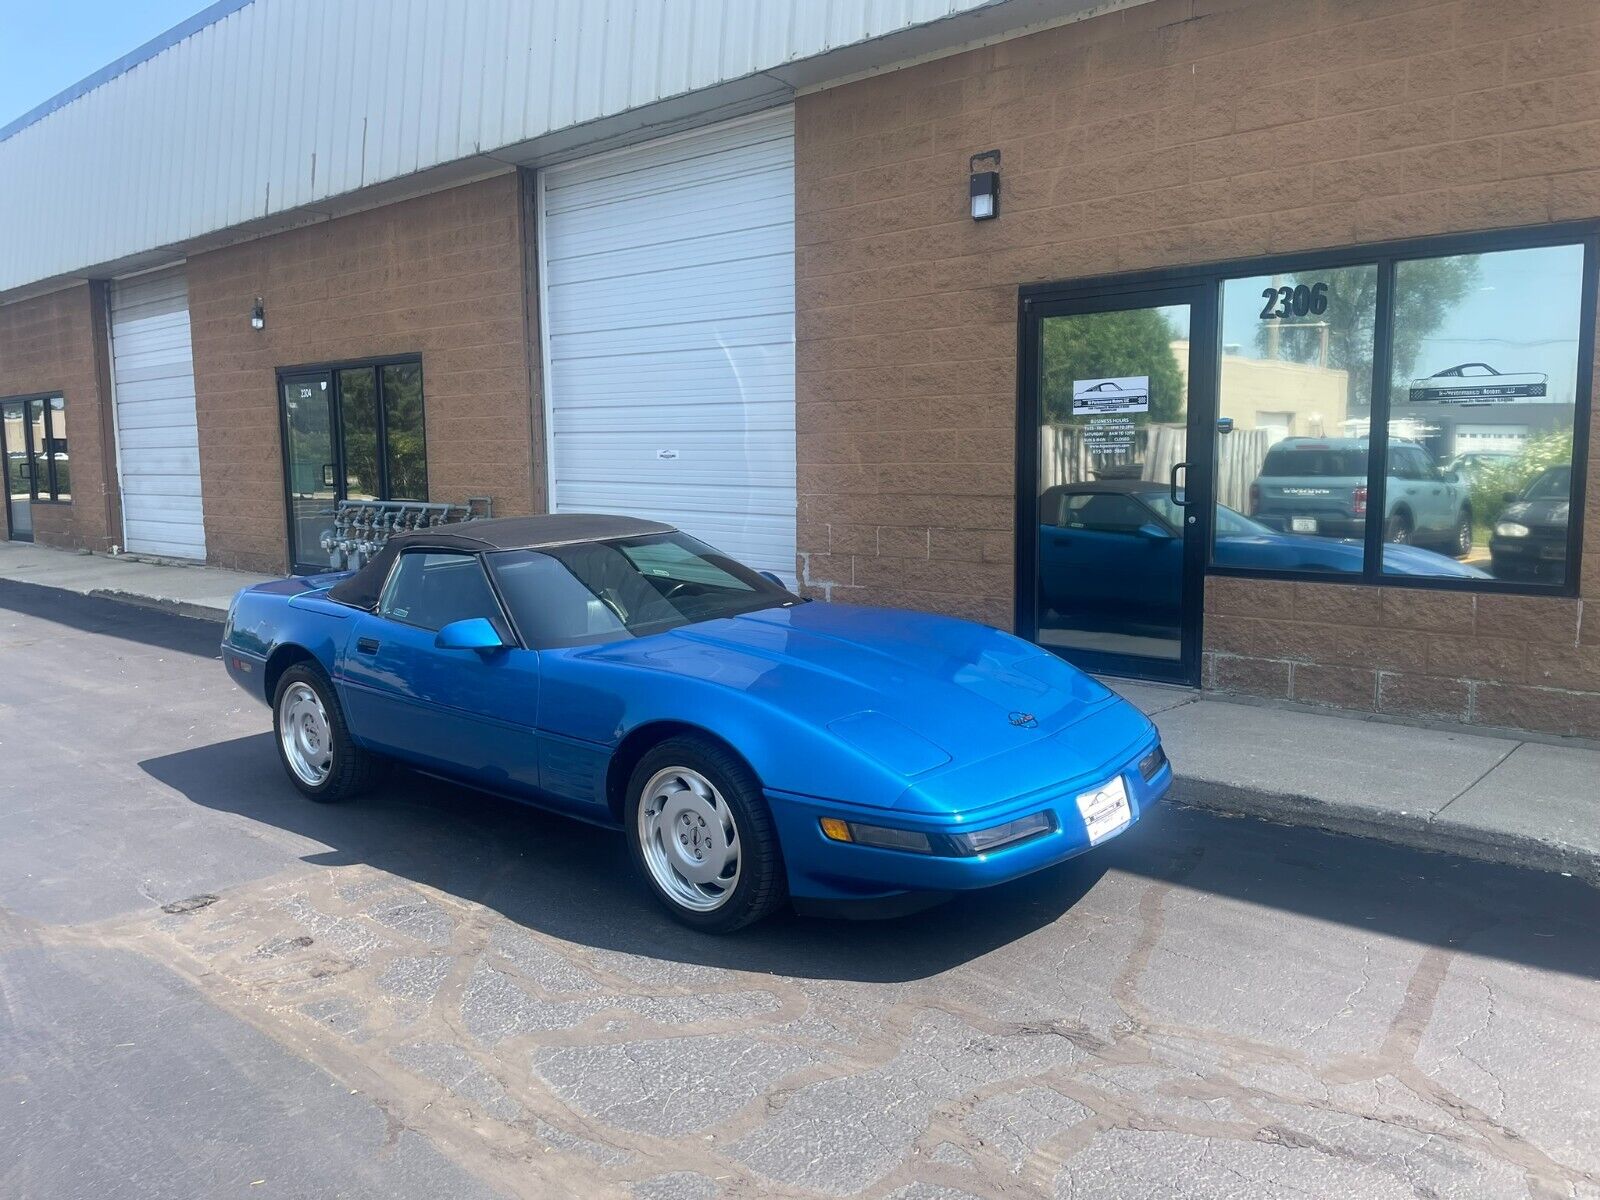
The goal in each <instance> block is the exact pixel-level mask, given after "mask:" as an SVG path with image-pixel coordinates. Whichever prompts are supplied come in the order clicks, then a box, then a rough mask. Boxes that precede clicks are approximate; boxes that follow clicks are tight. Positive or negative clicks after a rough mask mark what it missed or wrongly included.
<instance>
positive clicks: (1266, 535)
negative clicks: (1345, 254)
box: [1212, 264, 1378, 574]
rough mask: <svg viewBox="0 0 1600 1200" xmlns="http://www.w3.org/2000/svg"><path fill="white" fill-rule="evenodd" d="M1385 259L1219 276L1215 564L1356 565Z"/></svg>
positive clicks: (1337, 568)
mask: <svg viewBox="0 0 1600 1200" xmlns="http://www.w3.org/2000/svg"><path fill="white" fill-rule="evenodd" d="M1377 296H1378V270H1377V268H1376V267H1375V266H1373V265H1371V264H1367V265H1362V266H1352V267H1338V268H1334V269H1331V270H1320V271H1298V272H1289V273H1283V274H1275V275H1252V276H1249V277H1246V278H1240V279H1229V280H1226V281H1224V283H1223V286H1222V361H1221V371H1220V375H1219V381H1218V386H1219V390H1218V407H1217V415H1218V418H1219V419H1218V422H1217V431H1218V432H1217V459H1216V476H1215V480H1216V484H1215V494H1216V512H1215V519H1214V522H1213V530H1212V535H1213V542H1212V561H1213V562H1214V563H1216V564H1217V565H1218V566H1224V567H1246V568H1257V569H1271V570H1291V571H1326V572H1330V573H1334V574H1360V573H1361V571H1362V569H1363V567H1364V565H1365V552H1364V538H1365V533H1366V523H1367V459H1368V443H1367V426H1368V424H1369V422H1370V415H1371V411H1372V357H1373V341H1374V330H1375V326H1376V321H1377Z"/></svg>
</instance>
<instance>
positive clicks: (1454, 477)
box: [1444, 471, 1461, 483]
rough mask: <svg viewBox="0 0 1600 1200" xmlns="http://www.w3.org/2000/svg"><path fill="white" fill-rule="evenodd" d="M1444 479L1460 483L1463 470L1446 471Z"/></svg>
mask: <svg viewBox="0 0 1600 1200" xmlns="http://www.w3.org/2000/svg"><path fill="white" fill-rule="evenodd" d="M1444 481H1445V482H1446V483H1460V482H1461V472H1460V471H1446V472H1445V473H1444Z"/></svg>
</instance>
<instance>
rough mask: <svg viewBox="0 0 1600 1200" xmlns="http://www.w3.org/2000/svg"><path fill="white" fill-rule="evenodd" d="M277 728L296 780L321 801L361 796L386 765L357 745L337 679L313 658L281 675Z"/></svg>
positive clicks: (284, 759) (279, 742)
mask: <svg viewBox="0 0 1600 1200" xmlns="http://www.w3.org/2000/svg"><path fill="white" fill-rule="evenodd" d="M272 732H273V734H274V735H275V736H274V738H273V740H274V741H275V742H276V743H277V747H278V760H279V761H280V762H282V763H283V769H284V771H285V772H286V773H287V774H288V776H289V779H290V781H291V782H292V783H293V784H294V785H295V787H297V788H299V789H300V791H301V793H302V794H304V795H305V796H307V797H308V798H310V799H312V800H316V801H317V802H319V803H321V804H333V803H336V802H338V801H340V800H348V799H350V798H351V797H353V796H359V795H360V794H361V793H362V792H364V791H366V790H367V789H368V788H369V787H371V786H372V784H373V782H374V781H375V780H376V779H377V777H378V774H379V772H380V771H381V769H382V765H383V764H382V762H381V760H379V759H378V758H377V757H376V756H374V755H372V754H370V753H368V752H367V751H365V750H363V749H362V748H361V747H360V746H358V745H356V743H355V739H354V738H352V737H351V736H350V730H349V728H348V727H347V726H346V725H345V721H344V711H343V710H342V709H341V708H340V707H339V699H338V697H337V696H335V695H334V692H333V685H332V684H331V683H329V682H328V677H327V676H326V675H324V674H323V673H322V672H321V671H320V670H318V669H317V668H316V667H314V666H312V665H311V664H310V663H303V662H302V663H295V664H294V666H292V667H290V668H289V669H288V670H287V671H285V672H284V673H283V675H282V677H281V678H279V680H278V687H277V690H276V692H274V694H273V701H272Z"/></svg>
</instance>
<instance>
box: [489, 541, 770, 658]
mask: <svg viewBox="0 0 1600 1200" xmlns="http://www.w3.org/2000/svg"><path fill="white" fill-rule="evenodd" d="M484 557H485V561H487V562H488V563H489V566H490V569H491V570H492V571H493V573H494V577H495V581H496V583H498V584H499V586H500V594H501V595H502V596H503V597H504V598H505V602H506V607H507V608H508V609H509V610H510V612H511V619H512V620H513V621H515V622H516V625H517V629H518V631H519V632H520V633H521V634H522V638H523V641H524V642H526V643H527V644H528V645H529V646H532V647H534V648H536V649H551V648H554V647H558V646H580V645H591V644H594V643H599V642H614V641H618V640H620V639H623V638H630V637H644V636H646V635H648V634H652V633H660V632H662V631H663V630H666V629H674V628H676V627H677V626H680V625H689V624H692V623H694V622H696V621H711V620H715V619H716V618H718V617H732V616H737V615H738V614H740V613H747V612H754V611H755V610H757V609H761V608H777V607H786V606H788V605H792V604H798V603H800V598H799V597H798V596H795V595H794V594H793V593H791V592H789V591H787V590H786V589H784V588H782V587H780V586H779V585H778V584H775V583H773V582H772V581H770V580H768V579H766V578H764V577H763V576H761V575H758V574H757V573H756V572H754V571H752V570H750V568H748V567H745V566H742V565H740V564H739V563H736V562H734V561H733V560H732V559H731V558H728V557H727V556H726V555H723V554H719V553H717V552H716V551H715V550H713V549H711V547H709V546H707V545H705V544H703V543H701V542H698V541H696V540H695V539H694V538H692V537H689V536H687V535H686V534H682V533H668V534H652V535H649V536H647V537H637V538H620V539H617V540H615V541H605V542H579V543H577V544H575V545H571V546H557V547H553V548H550V549H547V550H507V551H504V552H501V553H498V554H489V555H485V556H484Z"/></svg>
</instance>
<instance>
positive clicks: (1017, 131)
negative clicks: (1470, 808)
mask: <svg viewBox="0 0 1600 1200" xmlns="http://www.w3.org/2000/svg"><path fill="white" fill-rule="evenodd" d="M347 6H348V4H332V5H324V6H309V7H308V6H305V5H302V4H299V3H297V0H249V2H240V0H225V2H224V3H222V4H218V5H213V6H212V7H211V8H209V9H207V10H206V11H205V12H204V13H202V14H200V15H199V16H198V17H197V18H195V20H194V21H192V22H189V23H186V25H185V26H181V27H179V29H177V30H175V31H173V33H172V34H171V35H169V36H168V37H166V38H164V39H159V40H158V41H157V42H156V43H152V45H151V46H150V47H146V48H145V49H144V50H143V51H141V52H140V53H138V54H135V55H133V56H131V57H130V59H128V60H124V62H123V63H122V64H120V65H119V67H118V68H117V69H115V70H108V72H103V73H102V74H101V75H100V76H97V77H94V78H92V79H90V80H86V81H85V83H84V84H83V85H80V87H78V88H76V89H72V90H71V91H69V92H68V93H64V94H63V96H62V97H58V98H57V99H56V100H54V101H52V102H50V103H49V104H47V105H45V106H42V108H41V110H38V111H36V112H35V113H33V114H29V116H28V117H25V118H23V119H22V120H21V121H18V122H14V123H13V125H12V126H10V127H7V128H6V129H4V130H0V174H3V178H4V179H5V180H6V181H7V182H6V183H5V184H3V185H0V218H3V219H4V224H5V227H6V228H8V229H9V230H13V231H17V233H18V236H15V237H13V238H11V239H10V241H9V243H8V247H7V248H5V249H0V414H3V415H4V416H5V418H6V419H5V423H4V426H3V432H4V437H5V451H6V454H7V471H8V475H7V479H8V488H7V492H8V503H7V508H6V511H7V522H8V524H7V526H6V529H7V531H8V532H9V535H10V536H12V537H29V536H31V537H33V538H35V539H37V540H38V541H41V542H48V543H51V544H56V545H65V546H80V547H86V548H89V549H93V550H98V551H108V550H110V549H111V548H112V547H116V548H117V549H119V550H123V551H133V552H137V553H147V554H157V555H165V556H169V557H179V558H197V559H204V560H206V561H211V562H215V563H220V564H224V565H228V566H237V567H245V568H253V569H260V570H287V569H290V568H291V567H294V568H299V569H311V568H314V567H316V566H318V565H319V561H318V558H317V555H318V553H319V551H318V549H317V535H318V532H319V530H320V529H321V528H322V526H323V525H325V524H326V520H327V512H328V511H329V510H330V507H331V506H332V505H334V504H336V503H337V502H338V501H339V500H343V499H355V498H361V497H367V496H371V497H373V498H375V499H380V500H431V501H436V502H449V503H452V504H465V503H467V502H468V501H469V500H473V501H475V502H479V503H487V504H488V505H489V506H491V507H492V510H493V511H494V512H495V513H496V514H508V513H522V512H529V511H544V510H547V509H548V510H552V511H555V510H561V509H568V510H572V509H584V510H602V511H607V510H609V511H625V512H638V513H641V514H645V515H654V516H660V517H662V518H664V519H668V520H672V521H675V522H677V523H678V524H680V525H682V526H683V527H684V528H686V529H688V530H689V531H690V532H693V533H696V534H697V535H699V536H701V537H703V538H704V539H706V540H708V541H711V542H713V543H714V544H718V545H721V546H724V547H725V548H727V549H728V550H729V551H730V552H731V553H734V554H736V555H737V556H739V557H741V558H744V559H746V560H747V561H750V562H752V563H753V564H754V565H758V566H762V567H765V568H768V569H773V570H777V571H779V572H780V573H782V574H784V575H786V576H787V577H789V578H791V579H792V580H794V581H795V584H796V586H797V587H799V588H801V589H803V590H806V591H808V592H810V593H812V594H814V595H818V596H822V597H826V598H829V599H832V600H835V601H849V602H859V603H868V604H896V605H904V606H909V607H915V608H923V609H931V610H935V611H940V612H948V613H953V614H957V615H961V616H966V617H970V618H973V619H976V620H980V621H985V622H988V623H991V624H995V625H999V626H1002V627H1006V628H1012V629H1014V630H1015V631H1016V632H1017V633H1019V634H1020V635H1021V636H1023V637H1027V638H1030V639H1033V640H1036V641H1038V642H1039V643H1041V644H1042V645H1045V646H1048V647H1050V648H1051V649H1053V650H1056V651H1057V652H1059V653H1062V654H1064V655H1065V656H1067V657H1068V658H1070V659H1072V660H1073V661H1076V662H1079V663H1080V664H1082V665H1084V666H1086V667H1089V668H1091V669H1096V670H1102V671H1106V672H1109V673H1113V674H1128V675H1136V676H1142V677H1151V678H1164V679H1170V680H1173V681H1176V682H1179V683H1186V684H1191V685H1196V686H1201V687H1205V688H1211V689H1216V690H1222V691H1234V692H1244V693H1248V694H1252V695H1257V696H1263V697H1270V698H1276V699H1281V700H1286V701H1294V702H1299V703H1307V704H1316V705H1332V706H1337V707H1341V708H1348V709H1355V710H1361V711H1372V712H1378V713H1384V714H1391V715H1395V716H1403V717H1415V718H1425V719H1432V720H1447V721H1460V722H1467V723H1474V724H1480V725H1491V726H1511V727H1517V728H1525V729H1533V730H1540V731H1545V732H1551V733H1560V734H1579V735H1586V736H1591V737H1595V736H1600V619H1597V617H1596V615H1595V605H1596V603H1600V518H1597V516H1596V514H1597V512H1600V475H1597V474H1595V473H1593V472H1591V471H1590V470H1589V464H1590V463H1591V462H1592V461H1593V460H1594V456H1595V451H1596V446H1595V440H1596V437H1597V431H1596V429H1595V426H1594V423H1593V421H1592V420H1591V408H1592V381H1593V358H1594V326H1595V319H1596V317H1595V290H1596V274H1597V268H1596V262H1595V253H1596V246H1595V242H1596V230H1597V228H1600V199H1597V196H1600V187H1597V183H1600V71H1596V70H1595V69H1594V67H1595V63H1596V61H1597V59H1596V53H1595V52H1596V50H1597V49H1600V9H1597V8H1596V7H1595V6H1594V5H1593V4H1592V3H1589V2H1587V0H1520V2H1518V3H1514V4H1508V3H1498V2H1490V0H1384V2H1382V3H1378V2H1376V0H1304V2H1297V3H1282V2H1270V0H1147V2H1135V3H1115V4H1111V5H1106V4H1089V3H1084V2H1081V0H1057V2H1054V3H1043V2H1040V0H1000V2H997V3H978V2H977V0H971V2H962V0H917V2H916V3H912V4H908V5H906V6H903V7H904V12H899V13H896V14H894V15H893V16H889V15H886V14H885V13H884V12H882V11H881V10H880V6H866V5H862V6H859V11H857V12H854V13H853V14H852V13H850V12H846V11H844V10H846V9H850V8H851V6H848V5H846V6H834V8H833V9H830V10H828V15H827V16H821V15H818V13H817V12H816V11H815V10H812V9H811V8H809V7H808V6H807V5H805V4H803V3H801V2H800V0H770V2H764V3H762V4H759V5H742V4H737V3H735V2H734V0H727V3H725V4H723V5H722V6H721V7H722V9H723V10H724V11H723V12H722V15H721V18H720V20H718V21H714V22H712V25H713V26H714V27H717V28H719V29H720V30H721V31H722V32H721V34H720V35H719V38H718V39H710V40H708V39H706V38H704V37H698V36H697V35H696V34H695V32H694V27H693V26H692V25H686V24H683V23H681V22H677V21H674V20H672V19H671V13H670V12H669V11H668V10H669V9H670V8H671V7H672V6H671V5H669V4H666V3H664V2H663V3H661V4H641V5H639V6H638V9H637V14H636V15H637V18H638V19H637V20H636V21H635V22H634V23H633V24H632V25H631V26H630V25H629V24H628V23H626V22H611V23H609V24H606V25H604V26H596V27H590V26H587V25H584V24H583V23H582V22H581V21H578V22H577V23H576V24H575V25H574V24H572V23H563V22H565V21H566V16H564V15H563V14H564V13H565V12H566V10H565V9H563V8H562V7H561V6H559V5H557V6H551V11H550V12H549V13H545V12H543V11H542V10H541V11H532V10H529V9H524V8H522V7H521V6H512V5H508V4H505V3H501V2H499V0H473V2H472V3H470V4H465V5H461V6H459V12H453V13H452V14H451V15H449V16H448V17H447V18H445V20H446V26H447V27H446V28H444V29H441V30H434V31H433V32H432V33H431V34H427V33H426V31H425V27H424V26H422V25H421V24H420V23H417V22H411V23H406V22H402V21H401V20H399V14H396V18H395V28H396V29H404V30H406V31H407V32H406V37H408V38H416V39H420V40H419V43H418V45H417V46H416V47H415V48H414V49H415V52H416V55H417V57H418V60H419V61H421V62H423V63H426V64H429V65H428V67H427V69H425V70H421V71H416V72H412V73H410V74H409V75H408V76H407V80H408V83H407V85H406V86H405V87H403V88H400V89H398V90H397V91H390V90H386V89H385V86H384V81H383V79H381V78H380V75H381V72H372V73H370V75H362V74H359V73H357V74H353V75H349V76H347V77H344V78H340V79H336V80H333V81H331V82H329V83H328V84H327V85H326V87H321V85H317V84H315V83H314V82H312V81H311V80H310V79H309V77H308V79H307V80H302V81H301V83H300V85H299V86H298V89H297V88H296V86H295V85H294V84H293V81H291V80H289V79H288V78H287V77H282V78H280V77H278V76H274V75H273V74H272V73H271V72H270V71H269V70H268V69H267V68H266V67H265V66H264V65H262V64H265V63H268V62H270V61H272V55H273V53H274V52H275V51H277V50H281V49H283V48H285V47H289V48H292V47H294V46H298V45H307V44H311V43H312V42H318V43H325V44H327V45H328V46H330V48H331V49H332V50H333V51H335V52H337V50H338V46H339V44H340V43H339V39H340V38H346V37H350V36H353V35H352V34H351V32H350V26H351V24H352V22H350V21H348V20H347V21H345V22H344V23H343V24H342V25H341V24H340V23H339V22H340V10H341V8H344V7H347ZM835 10H838V11H835ZM352 11H353V9H352ZM575 11H576V10H575ZM344 15H346V16H349V15H350V14H348V13H347V14H344ZM567 16H570V14H567ZM324 21H326V22H328V24H327V26H326V28H324V27H323V26H322V25H320V24H319V22H324ZM519 22H520V24H518V23H519ZM506 30H510V31H511V37H510V39H509V41H508V40H507V37H506V33H505V31H506ZM496 31H499V32H496ZM446 43H448V44H449V45H450V46H451V47H452V50H451V53H450V55H449V56H447V57H448V61H445V57H439V56H440V52H439V51H438V50H437V49H436V47H438V46H442V45H444V44H446ZM506 45H512V46H513V47H514V48H515V52H513V53H506V52H505V46H506ZM523 49H526V50H527V53H526V55H524V54H523V53H522V51H523ZM335 57H336V58H337V53H335ZM436 57H438V61H435V58H436ZM218 61H223V62H239V63H242V64H244V66H243V68H242V74H241V75H240V80H241V88H240V92H241V94H243V95H248V96H251V97H254V98H255V101H256V104H255V108H254V109H253V110H251V112H248V113H247V112H245V111H243V110H241V109H240V107H239V105H238V103H237V102H235V101H232V100H230V101H229V102H228V103H225V104H221V105H219V111H218V113H217V114H216V120H215V122H214V128H213V127H207V128H201V129H197V130H191V131H190V134H189V135H188V136H187V137H185V138H178V139H164V140H163V139H152V138H151V137H150V131H151V130H152V129H156V128H160V127H162V126H161V121H162V120H163V119H164V114H163V110H162V108H161V105H162V104H163V103H170V97H172V96H174V95H187V96H199V95H203V94H205V89H206V87H207V86H208V85H207V83H206V81H207V80H209V79H211V78H213V75H212V74H211V73H212V72H214V71H215V70H216V63H217V62H218ZM623 63H626V64H631V66H630V67H629V68H628V69H627V70H623V69H622V68H621V67H619V66H618V64H623ZM244 85H248V86H244ZM319 88H320V90H319ZM259 113H271V114H272V119H271V120H270V121H269V122H266V123H265V124H263V122H261V121H260V120H259V119H257V117H256V115H255V114H259ZM263 128H266V129H267V130H268V131H269V132H270V135H271V136H265V135H264V134H263V132H262V130H263ZM85 160H89V161H94V162H98V163H99V164H100V169H101V171H102V174H103V175H104V176H107V177H109V178H111V179H112V180H113V181H114V182H116V183H117V184H118V189H117V190H119V192H120V193H121V194H123V195H125V196H126V198H127V199H126V204H125V205H124V206H123V209H122V210H121V211H120V212H111V213H108V212H107V207H108V206H106V205H105V204H103V203H99V202H98V201H97V200H96V199H95V196H96V195H100V194H101V193H103V190H104V189H103V187H102V186H101V184H102V182H103V180H101V181H97V182H96V186H95V188H93V189H91V188H90V187H89V186H88V183H89V180H90V178H91V177H85V176H84V175H82V174H81V172H82V171H83V170H84V168H83V166H82V165H81V164H82V163H83V162H84V161H85ZM91 193H93V194H91ZM38 194H50V195H52V196H54V197H57V198H58V200H57V202H56V203H54V204H52V205H51V206H48V207H42V206H40V205H38V204H37V203H35V201H34V199H33V197H35V196H36V195H38ZM987 205H992V206H993V207H992V208H989V207H986V206H987ZM111 207H112V208H116V206H111ZM990 212H993V214H994V215H993V216H992V217H991V216H989V215H988V214H989V213H990ZM63 485H64V486H63ZM322 565H325V563H324V564H322Z"/></svg>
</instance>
